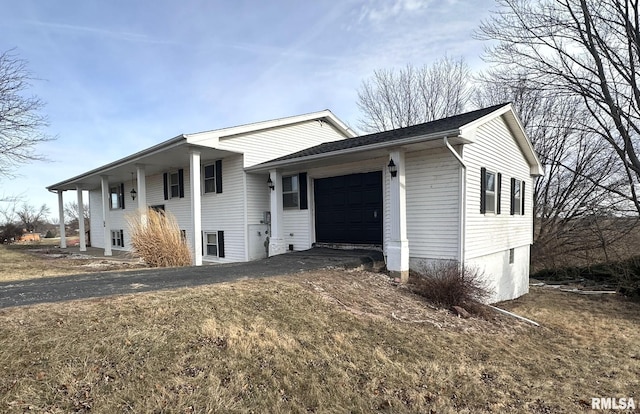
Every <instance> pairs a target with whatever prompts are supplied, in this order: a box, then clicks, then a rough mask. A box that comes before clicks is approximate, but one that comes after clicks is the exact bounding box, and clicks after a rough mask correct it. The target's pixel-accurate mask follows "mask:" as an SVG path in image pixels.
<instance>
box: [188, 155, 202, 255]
mask: <svg viewBox="0 0 640 414" xmlns="http://www.w3.org/2000/svg"><path fill="white" fill-rule="evenodd" d="M189 164H190V165H189V166H190V168H191V169H190V180H191V217H192V219H193V237H192V238H191V245H192V246H193V264H194V265H196V266H201V265H202V203H201V194H200V152H199V151H195V150H191V151H190V153H189Z"/></svg>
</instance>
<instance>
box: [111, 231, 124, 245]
mask: <svg viewBox="0 0 640 414" xmlns="http://www.w3.org/2000/svg"><path fill="white" fill-rule="evenodd" d="M111 247H124V233H123V231H122V229H118V230H111Z"/></svg>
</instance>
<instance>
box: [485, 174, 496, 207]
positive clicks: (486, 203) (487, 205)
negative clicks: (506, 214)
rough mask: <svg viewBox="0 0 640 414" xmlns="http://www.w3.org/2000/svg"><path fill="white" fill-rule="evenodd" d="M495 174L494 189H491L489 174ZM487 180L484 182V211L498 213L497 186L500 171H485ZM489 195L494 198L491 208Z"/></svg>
mask: <svg viewBox="0 0 640 414" xmlns="http://www.w3.org/2000/svg"><path fill="white" fill-rule="evenodd" d="M490 175H491V176H493V190H489V176H490ZM485 180H486V182H485V183H484V212H485V214H487V213H492V214H495V213H496V203H497V191H496V187H497V185H498V173H495V172H493V171H489V170H486V172H485ZM489 196H491V198H492V203H491V208H489Z"/></svg>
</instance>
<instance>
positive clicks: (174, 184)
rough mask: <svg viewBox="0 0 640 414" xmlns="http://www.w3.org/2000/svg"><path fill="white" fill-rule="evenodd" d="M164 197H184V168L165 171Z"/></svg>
mask: <svg viewBox="0 0 640 414" xmlns="http://www.w3.org/2000/svg"><path fill="white" fill-rule="evenodd" d="M162 181H163V186H164V199H165V200H169V199H170V198H183V197H184V170H183V169H179V170H178V171H173V172H168V173H164V176H163V180H162Z"/></svg>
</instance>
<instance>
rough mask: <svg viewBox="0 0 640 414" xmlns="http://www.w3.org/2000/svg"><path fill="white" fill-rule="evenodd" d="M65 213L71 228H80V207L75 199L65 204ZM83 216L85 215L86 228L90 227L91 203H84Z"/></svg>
mask: <svg viewBox="0 0 640 414" xmlns="http://www.w3.org/2000/svg"><path fill="white" fill-rule="evenodd" d="M64 215H65V218H66V220H67V223H68V224H69V226H70V227H71V228H76V229H77V228H79V226H78V223H79V221H78V217H79V216H80V209H79V208H78V203H77V202H75V201H70V202H68V203H65V205H64ZM83 217H84V226H85V229H88V228H89V219H90V216H89V205H88V204H84V209H83Z"/></svg>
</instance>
